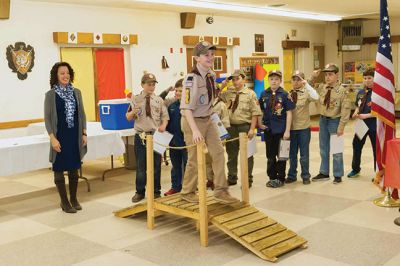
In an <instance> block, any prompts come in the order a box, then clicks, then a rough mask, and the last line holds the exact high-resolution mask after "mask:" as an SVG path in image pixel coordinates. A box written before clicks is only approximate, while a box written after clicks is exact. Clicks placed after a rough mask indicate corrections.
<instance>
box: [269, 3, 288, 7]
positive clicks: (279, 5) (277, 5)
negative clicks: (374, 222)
mask: <svg viewBox="0 0 400 266" xmlns="http://www.w3.org/2000/svg"><path fill="white" fill-rule="evenodd" d="M267 6H268V7H283V6H287V4H273V5H267Z"/></svg>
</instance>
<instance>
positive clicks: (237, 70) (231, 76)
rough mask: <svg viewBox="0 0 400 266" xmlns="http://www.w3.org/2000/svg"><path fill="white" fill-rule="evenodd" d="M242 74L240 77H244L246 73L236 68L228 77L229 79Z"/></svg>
mask: <svg viewBox="0 0 400 266" xmlns="http://www.w3.org/2000/svg"><path fill="white" fill-rule="evenodd" d="M239 76H242V78H245V77H246V74H245V73H244V70H243V69H236V70H235V71H234V72H233V73H232V74H231V75H230V76H229V77H228V79H229V80H231V79H232V78H233V77H239Z"/></svg>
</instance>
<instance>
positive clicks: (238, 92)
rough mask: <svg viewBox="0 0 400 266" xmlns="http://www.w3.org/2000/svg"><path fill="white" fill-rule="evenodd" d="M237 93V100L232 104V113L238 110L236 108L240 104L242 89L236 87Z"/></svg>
mask: <svg viewBox="0 0 400 266" xmlns="http://www.w3.org/2000/svg"><path fill="white" fill-rule="evenodd" d="M235 93H236V97H235V101H234V102H233V105H232V114H233V113H234V112H235V111H236V109H237V107H238V105H239V95H240V89H239V90H236V89H235Z"/></svg>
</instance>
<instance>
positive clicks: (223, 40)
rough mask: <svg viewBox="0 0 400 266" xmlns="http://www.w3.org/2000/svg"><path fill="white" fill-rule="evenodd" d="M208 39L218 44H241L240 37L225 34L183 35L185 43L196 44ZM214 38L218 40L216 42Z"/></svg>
mask: <svg viewBox="0 0 400 266" xmlns="http://www.w3.org/2000/svg"><path fill="white" fill-rule="evenodd" d="M202 40H203V41H207V42H210V43H213V44H215V45H217V46H239V45H240V38H239V37H226V36H225V37H224V36H188V35H186V36H183V44H185V45H196V44H197V43H198V42H200V41H202ZM214 40H218V43H215V42H214Z"/></svg>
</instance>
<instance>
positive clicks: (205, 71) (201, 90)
mask: <svg viewBox="0 0 400 266" xmlns="http://www.w3.org/2000/svg"><path fill="white" fill-rule="evenodd" d="M215 49H216V47H215V46H213V45H211V44H210V43H209V42H205V41H204V42H199V43H198V44H196V46H195V47H194V49H193V55H194V58H195V60H196V62H197V64H196V66H195V67H194V68H193V71H192V73H190V74H189V75H187V76H186V77H185V80H184V83H183V86H184V88H185V90H184V93H182V101H181V110H182V129H183V133H184V137H185V142H186V144H187V145H191V144H193V143H199V142H201V141H202V140H205V143H206V145H207V147H208V152H209V153H210V156H211V159H212V168H213V172H214V175H215V177H214V184H215V190H214V198H215V199H216V200H217V201H219V202H222V203H233V202H236V201H238V200H237V199H235V198H233V197H232V196H231V195H230V194H229V192H228V185H227V183H226V177H225V169H224V166H223V165H224V162H225V158H224V152H225V151H224V148H223V147H222V144H221V140H220V139H219V134H218V132H217V128H216V126H215V125H214V124H213V122H212V121H211V118H210V116H211V114H212V103H213V101H214V94H215V90H216V84H215V73H214V72H212V71H211V67H213V64H214V50H215ZM188 153H189V155H188V163H187V165H186V171H185V176H184V178H183V186H182V191H181V193H182V199H184V200H186V201H188V202H198V201H199V198H198V196H197V195H196V188H197V179H198V178H197V152H196V149H194V148H191V149H189V151H188Z"/></svg>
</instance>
